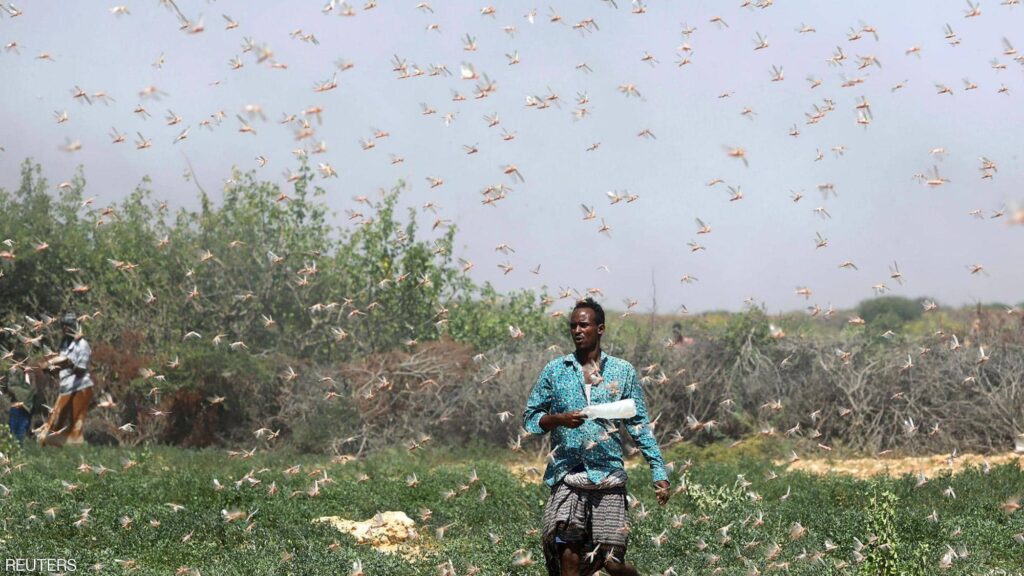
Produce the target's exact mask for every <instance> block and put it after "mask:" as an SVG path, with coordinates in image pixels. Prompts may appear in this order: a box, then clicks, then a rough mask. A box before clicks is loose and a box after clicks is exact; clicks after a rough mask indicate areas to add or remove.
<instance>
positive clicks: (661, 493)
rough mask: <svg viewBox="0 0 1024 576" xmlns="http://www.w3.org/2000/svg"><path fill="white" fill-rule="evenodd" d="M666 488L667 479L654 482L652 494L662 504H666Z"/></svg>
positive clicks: (667, 495)
mask: <svg viewBox="0 0 1024 576" xmlns="http://www.w3.org/2000/svg"><path fill="white" fill-rule="evenodd" d="M668 488H669V483H668V480H658V481H657V482H655V483H654V494H655V495H656V496H657V497H658V504H661V505H662V506H664V505H665V504H668V497H669V491H668Z"/></svg>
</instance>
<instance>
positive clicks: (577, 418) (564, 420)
mask: <svg viewBox="0 0 1024 576" xmlns="http://www.w3.org/2000/svg"><path fill="white" fill-rule="evenodd" d="M558 417H559V420H558V425H559V426H565V427H566V428H579V427H580V426H582V425H583V423H584V422H586V421H587V417H586V415H585V414H583V412H581V411H580V410H576V411H573V412H563V413H561V414H558Z"/></svg>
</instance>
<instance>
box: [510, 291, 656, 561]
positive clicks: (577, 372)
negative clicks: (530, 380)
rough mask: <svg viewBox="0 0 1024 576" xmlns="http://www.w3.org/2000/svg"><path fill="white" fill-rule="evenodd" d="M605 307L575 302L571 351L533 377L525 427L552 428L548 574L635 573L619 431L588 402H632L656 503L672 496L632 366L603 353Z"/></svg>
mask: <svg viewBox="0 0 1024 576" xmlns="http://www.w3.org/2000/svg"><path fill="white" fill-rule="evenodd" d="M604 330H605V326H604V309H602V308H601V305H600V304H598V303H597V302H595V301H594V299H593V298H587V299H586V300H580V301H579V302H577V303H576V307H575V308H574V309H573V311H572V316H571V317H570V320H569V333H570V335H571V336H572V339H573V343H574V344H575V346H576V351H575V352H574V353H572V354H568V355H566V356H562V357H560V358H556V359H554V360H552V361H551V362H549V363H548V364H547V366H545V367H544V370H543V371H542V372H541V374H540V378H538V379H537V384H536V385H535V386H534V387H533V391H532V392H531V393H530V397H529V399H528V400H527V404H526V410H525V412H524V413H523V427H524V428H525V429H526V430H527V431H528V432H530V433H532V434H544V433H545V432H551V446H552V448H553V449H554V450H553V451H552V454H551V457H550V461H549V463H548V466H547V470H546V471H545V472H544V482H545V483H546V484H547V485H548V486H550V487H551V496H550V497H549V498H548V501H547V504H546V505H545V506H544V519H543V536H542V542H543V545H544V561H545V564H546V566H547V570H548V574H549V575H551V576H578V575H584V576H587V575H591V574H594V573H596V572H597V571H598V570H601V569H604V570H605V571H606V572H608V573H609V574H611V575H612V576H620V575H621V576H632V575H636V574H638V572H637V571H636V569H635V568H634V567H633V566H632V565H630V564H627V563H626V561H625V557H626V543H627V539H628V528H627V524H626V521H627V516H628V514H627V511H628V510H627V502H626V480H627V478H626V470H625V468H624V467H623V462H622V442H621V436H620V434H621V432H620V430H619V427H618V426H617V425H616V422H614V421H612V420H588V419H587V417H586V416H585V415H584V413H583V412H582V410H583V408H585V407H586V406H588V405H589V404H603V403H608V402H614V401H617V400H625V399H633V401H634V402H635V403H636V415H635V416H633V417H632V418H629V419H626V420H625V422H624V424H625V426H626V430H627V432H628V433H629V435H630V436H631V437H632V438H633V441H634V442H635V443H636V444H637V446H639V447H640V451H641V452H642V453H643V455H644V458H646V459H647V463H648V464H649V465H650V467H651V475H652V477H653V480H654V487H655V494H656V495H657V497H658V503H659V504H661V505H663V506H664V505H665V504H666V503H667V502H668V498H669V482H668V472H667V471H666V469H665V461H664V460H663V459H662V457H661V450H660V449H659V448H658V442H657V440H655V438H654V434H652V433H651V428H650V421H649V420H648V417H647V407H646V405H645V403H644V393H643V390H642V389H641V387H640V382H639V381H638V379H637V376H636V370H635V369H634V368H633V366H632V365H631V364H630V363H629V362H626V361H625V360H622V359H619V358H615V357H613V356H609V355H608V354H606V353H604V352H603V351H602V350H601V335H602V334H604Z"/></svg>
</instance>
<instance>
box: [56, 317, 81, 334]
mask: <svg viewBox="0 0 1024 576" xmlns="http://www.w3.org/2000/svg"><path fill="white" fill-rule="evenodd" d="M60 328H61V331H62V332H64V333H65V334H68V335H74V334H75V333H76V332H78V316H75V314H74V312H67V313H65V314H64V315H63V316H61V318H60Z"/></svg>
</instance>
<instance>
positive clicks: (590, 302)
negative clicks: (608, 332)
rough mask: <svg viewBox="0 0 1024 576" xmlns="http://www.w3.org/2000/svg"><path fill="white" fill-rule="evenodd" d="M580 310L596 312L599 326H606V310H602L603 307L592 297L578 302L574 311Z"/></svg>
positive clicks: (595, 316)
mask: <svg viewBox="0 0 1024 576" xmlns="http://www.w3.org/2000/svg"><path fill="white" fill-rule="evenodd" d="M580 308H590V309H591V310H593V311H594V319H595V320H597V324H598V325H601V324H604V308H601V305H600V304H598V303H597V300H594V299H593V298H591V297H590V296H587V297H586V298H583V299H582V300H577V301H576V306H574V307H573V309H572V310H573V312H575V311H576V310H578V309H580Z"/></svg>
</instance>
